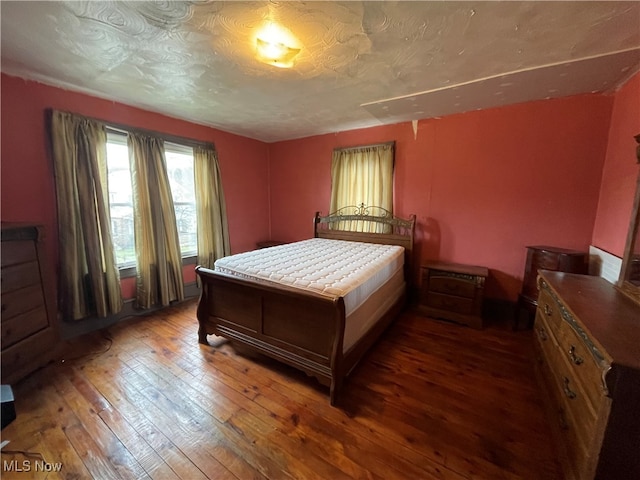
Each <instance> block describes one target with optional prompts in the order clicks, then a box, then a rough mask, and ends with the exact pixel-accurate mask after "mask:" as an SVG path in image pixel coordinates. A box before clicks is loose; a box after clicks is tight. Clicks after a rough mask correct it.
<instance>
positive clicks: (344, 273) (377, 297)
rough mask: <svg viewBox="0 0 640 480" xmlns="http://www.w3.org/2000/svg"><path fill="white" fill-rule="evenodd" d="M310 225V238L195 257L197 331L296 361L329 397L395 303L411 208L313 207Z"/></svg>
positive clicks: (401, 288)
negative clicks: (403, 211) (399, 211)
mask: <svg viewBox="0 0 640 480" xmlns="http://www.w3.org/2000/svg"><path fill="white" fill-rule="evenodd" d="M313 225H314V229H313V230H314V235H313V238H312V239H309V240H304V241H302V242H294V243H292V244H285V245H280V246H274V247H269V248H266V249H261V250H255V251H252V252H245V253H241V254H237V255H231V256H229V257H224V258H222V259H219V260H218V261H216V264H215V267H214V269H207V268H203V267H201V266H198V267H196V272H197V275H198V277H199V278H200V280H201V283H202V293H201V296H200V301H199V304H198V309H197V317H198V322H199V329H198V340H199V342H200V343H202V344H205V345H208V344H209V343H208V341H207V336H208V335H211V334H214V335H218V336H221V337H225V338H227V339H229V340H231V341H234V342H239V343H241V344H243V345H244V346H246V347H249V348H251V349H254V350H256V351H258V352H260V353H263V354H266V355H268V356H270V357H272V358H275V359H276V360H279V361H281V362H284V363H286V364H288V365H291V366H293V367H295V368H297V369H299V370H302V371H304V372H305V373H307V374H308V375H311V376H314V377H316V378H317V379H318V380H319V381H320V383H321V384H323V385H326V386H328V387H329V393H330V402H331V405H336V402H337V399H338V396H339V393H340V390H341V389H342V385H343V382H344V378H345V377H346V376H347V375H349V373H351V371H352V370H353V368H354V367H355V366H356V365H357V363H358V361H359V360H360V359H361V358H362V357H363V356H364V355H365V354H366V352H367V351H368V350H369V349H370V348H371V346H372V345H373V344H374V343H375V342H376V340H377V339H378V338H379V337H380V335H381V334H382V333H383V332H384V330H385V329H386V328H387V327H388V326H389V324H390V323H391V322H392V321H393V319H394V318H395V317H396V316H397V314H398V313H399V312H400V310H401V309H402V307H403V306H404V303H405V300H406V290H407V285H408V284H409V283H410V278H411V259H412V253H413V240H414V231H415V216H411V217H410V218H409V219H402V218H398V217H396V216H394V215H392V214H391V213H390V212H388V211H386V210H384V209H382V208H379V207H367V206H365V205H359V206H354V207H346V208H343V209H341V210H339V211H338V212H335V213H332V214H329V215H327V216H322V215H320V213H319V212H316V215H315V218H314V222H313ZM354 229H357V230H358V231H354ZM363 230H366V231H363ZM327 248H328V250H327ZM343 249H344V250H343ZM294 255H295V256H294ZM294 259H295V260H294ZM296 265H298V266H299V268H298V267H296ZM332 269H333V270H332ZM347 277H348V278H347Z"/></svg>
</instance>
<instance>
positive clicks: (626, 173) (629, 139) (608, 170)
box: [593, 73, 640, 257]
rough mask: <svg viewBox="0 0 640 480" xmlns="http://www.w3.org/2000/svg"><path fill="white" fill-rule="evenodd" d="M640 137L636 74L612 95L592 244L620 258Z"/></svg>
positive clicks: (639, 80) (639, 89) (639, 77)
mask: <svg viewBox="0 0 640 480" xmlns="http://www.w3.org/2000/svg"><path fill="white" fill-rule="evenodd" d="M638 134H640V73H637V74H636V75H635V76H634V77H633V78H632V79H631V80H629V81H628V82H627V83H625V84H624V85H623V86H622V88H620V90H618V92H616V95H615V100H614V103H613V112H612V114H611V128H610V130H609V143H608V146H607V154H606V160H605V163H604V169H603V172H602V186H601V187H600V201H599V203H598V212H597V215H596V221H595V225H594V228H593V245H595V246H597V247H598V248H601V249H603V250H606V251H608V252H610V253H612V254H614V255H617V256H619V257H622V255H623V253H624V247H625V241H626V238H627V229H628V228H629V221H630V219H631V208H632V205H633V196H634V192H635V189H636V183H637V180H636V179H637V178H638V174H639V173H638V172H639V164H638V159H637V157H636V154H635V151H636V146H637V143H636V141H635V139H634V138H633V137H634V136H635V135H638Z"/></svg>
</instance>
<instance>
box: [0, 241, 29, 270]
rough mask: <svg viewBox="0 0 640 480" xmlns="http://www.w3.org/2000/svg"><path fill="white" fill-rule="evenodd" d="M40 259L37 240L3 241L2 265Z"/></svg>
mask: <svg viewBox="0 0 640 480" xmlns="http://www.w3.org/2000/svg"><path fill="white" fill-rule="evenodd" d="M37 260H38V255H37V252H36V245H35V242H25V241H20V242H2V266H3V267H7V266H9V265H16V264H19V263H27V262H35V261H37Z"/></svg>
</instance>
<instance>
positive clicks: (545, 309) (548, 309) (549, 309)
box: [544, 303, 553, 317]
mask: <svg viewBox="0 0 640 480" xmlns="http://www.w3.org/2000/svg"><path fill="white" fill-rule="evenodd" d="M544 313H546V314H547V315H548V316H549V317H550V316H551V314H552V313H553V310H551V307H550V306H549V305H548V304H546V303H545V304H544Z"/></svg>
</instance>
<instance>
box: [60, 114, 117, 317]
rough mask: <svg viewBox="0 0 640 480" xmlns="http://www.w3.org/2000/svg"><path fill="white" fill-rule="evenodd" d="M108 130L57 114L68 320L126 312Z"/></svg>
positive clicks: (62, 309)
mask: <svg viewBox="0 0 640 480" xmlns="http://www.w3.org/2000/svg"><path fill="white" fill-rule="evenodd" d="M106 144H107V140H106V130H105V126H104V125H103V124H101V123H99V122H96V121H93V120H90V119H87V118H84V117H80V116H77V115H73V114H70V113H66V112H59V111H53V112H52V116H51V146H52V150H53V160H54V162H53V163H54V172H55V183H56V201H57V207H58V236H59V248H60V259H59V261H60V267H59V284H58V296H59V309H60V312H61V313H62V315H63V318H64V319H65V320H80V319H83V318H87V317H96V316H97V317H106V316H109V315H112V314H115V313H118V312H119V311H120V310H121V309H122V305H123V302H122V294H121V291H120V277H119V272H118V268H117V265H116V261H115V255H114V251H113V244H112V242H111V218H110V213H109V201H108V197H107V195H108V189H107V164H106V158H107V152H106Z"/></svg>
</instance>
